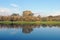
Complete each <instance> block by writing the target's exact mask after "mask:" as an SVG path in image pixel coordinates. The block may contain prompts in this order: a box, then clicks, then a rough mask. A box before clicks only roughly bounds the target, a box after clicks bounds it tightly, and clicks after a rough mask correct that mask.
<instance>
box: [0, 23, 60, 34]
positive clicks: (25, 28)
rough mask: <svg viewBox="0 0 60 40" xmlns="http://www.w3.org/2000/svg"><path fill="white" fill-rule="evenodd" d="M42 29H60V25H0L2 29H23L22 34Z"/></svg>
mask: <svg viewBox="0 0 60 40" xmlns="http://www.w3.org/2000/svg"><path fill="white" fill-rule="evenodd" d="M40 27H43V28H45V27H50V28H51V27H60V25H45V24H43V25H12V24H11V25H6V24H5V25H3V24H0V28H22V32H23V33H25V34H26V33H31V32H32V31H33V29H34V28H40Z"/></svg>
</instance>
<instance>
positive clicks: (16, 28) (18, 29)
mask: <svg viewBox="0 0 60 40" xmlns="http://www.w3.org/2000/svg"><path fill="white" fill-rule="evenodd" d="M0 40H60V26H51V25H49V26H48V25H43V26H42V25H0Z"/></svg>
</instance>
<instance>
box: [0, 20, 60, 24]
mask: <svg viewBox="0 0 60 40" xmlns="http://www.w3.org/2000/svg"><path fill="white" fill-rule="evenodd" d="M0 24H51V25H54V24H60V21H58V22H57V21H45V22H43V21H41V22H40V21H37V22H24V21H22V22H21V21H13V22H11V21H0Z"/></svg>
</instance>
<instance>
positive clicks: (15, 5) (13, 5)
mask: <svg viewBox="0 0 60 40" xmlns="http://www.w3.org/2000/svg"><path fill="white" fill-rule="evenodd" d="M10 5H11V6H12V7H18V5H17V4H10Z"/></svg>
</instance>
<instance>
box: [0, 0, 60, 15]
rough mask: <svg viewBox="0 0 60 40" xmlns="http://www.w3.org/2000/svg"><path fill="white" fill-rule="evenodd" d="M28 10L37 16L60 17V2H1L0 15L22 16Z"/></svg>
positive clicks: (57, 0)
mask: <svg viewBox="0 0 60 40" xmlns="http://www.w3.org/2000/svg"><path fill="white" fill-rule="evenodd" d="M26 10H29V11H31V12H32V13H34V15H36V16H37V15H41V16H49V15H53V16H55V15H60V0H0V15H11V14H12V13H17V14H20V15H22V14H23V11H26Z"/></svg>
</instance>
